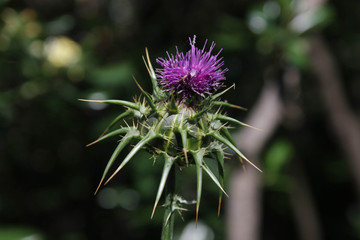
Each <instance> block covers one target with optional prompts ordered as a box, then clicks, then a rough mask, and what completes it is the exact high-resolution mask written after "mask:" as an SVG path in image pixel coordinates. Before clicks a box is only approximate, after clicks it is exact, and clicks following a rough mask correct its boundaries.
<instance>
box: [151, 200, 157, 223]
mask: <svg viewBox="0 0 360 240" xmlns="http://www.w3.org/2000/svg"><path fill="white" fill-rule="evenodd" d="M157 204H158V203H155V205H154V208H153V211H152V213H151V219H152V218H153V217H154V214H155V210H156V207H157Z"/></svg>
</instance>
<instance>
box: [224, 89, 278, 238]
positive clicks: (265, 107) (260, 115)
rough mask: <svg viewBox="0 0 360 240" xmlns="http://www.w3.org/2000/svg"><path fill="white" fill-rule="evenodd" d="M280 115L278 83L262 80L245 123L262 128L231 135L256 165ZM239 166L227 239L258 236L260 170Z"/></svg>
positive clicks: (228, 213)
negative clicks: (254, 102) (242, 168)
mask: <svg viewBox="0 0 360 240" xmlns="http://www.w3.org/2000/svg"><path fill="white" fill-rule="evenodd" d="M281 119H282V103H281V101H280V99H279V89H278V86H277V85H276V84H275V83H273V82H268V83H266V84H265V86H264V89H263V91H262V93H261V95H260V98H259V100H258V102H257V103H256V104H255V106H254V107H253V110H252V111H251V112H250V114H249V118H248V119H247V120H246V121H245V122H246V123H248V124H250V125H252V126H254V127H257V128H260V129H262V131H259V130H254V129H252V128H243V129H241V131H240V132H239V133H238V134H235V136H234V139H235V141H236V143H237V144H238V146H239V147H240V149H241V150H242V151H243V152H244V153H245V154H246V155H247V157H248V159H250V160H251V161H253V162H254V163H255V164H256V165H259V163H260V161H259V155H260V153H261V150H262V149H263V147H264V145H265V143H266V142H267V140H268V138H269V137H270V136H271V135H272V133H273V132H274V130H275V129H276V127H277V126H278V124H279V123H280V121H281ZM247 169H248V170H247V172H246V173H244V172H243V171H242V170H241V169H238V170H237V171H236V173H235V174H234V176H233V178H232V179H231V183H230V198H229V200H228V205H227V227H228V229H227V233H228V238H227V239H229V240H257V239H259V236H260V219H261V217H260V216H261V204H260V202H261V190H260V187H261V173H260V172H258V171H256V169H254V168H252V167H247Z"/></svg>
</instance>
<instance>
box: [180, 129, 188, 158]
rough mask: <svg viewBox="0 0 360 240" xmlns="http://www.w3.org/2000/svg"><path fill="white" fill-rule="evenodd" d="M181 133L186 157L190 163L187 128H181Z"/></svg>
mask: <svg viewBox="0 0 360 240" xmlns="http://www.w3.org/2000/svg"><path fill="white" fill-rule="evenodd" d="M179 132H180V135H181V141H182V145H183V152H184V158H185V163H186V165H189V160H188V156H187V151H188V139H187V131H186V129H179Z"/></svg>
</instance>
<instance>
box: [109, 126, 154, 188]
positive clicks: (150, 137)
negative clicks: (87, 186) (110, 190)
mask: <svg viewBox="0 0 360 240" xmlns="http://www.w3.org/2000/svg"><path fill="white" fill-rule="evenodd" d="M156 137H159V135H157V134H155V132H154V131H152V130H150V131H149V132H148V134H147V135H146V136H145V137H144V138H143V139H142V140H141V141H139V142H138V143H137V144H136V145H135V147H134V148H133V149H132V150H131V151H130V153H129V154H128V155H127V156H126V157H125V159H124V160H123V161H122V163H121V164H120V165H119V167H118V168H117V169H116V170H115V172H114V173H113V174H112V175H111V176H110V177H109V179H108V180H107V181H106V182H105V184H107V183H108V182H109V181H110V180H111V179H113V178H114V176H115V175H116V174H117V173H118V172H119V171H120V170H121V169H122V168H123V167H124V166H125V165H126V164H127V163H128V162H129V161H130V160H131V158H132V157H133V156H134V155H135V154H136V153H137V152H138V151H139V150H140V149H141V148H142V147H143V146H144V145H145V144H147V143H148V142H150V141H151V140H153V139H154V138H156Z"/></svg>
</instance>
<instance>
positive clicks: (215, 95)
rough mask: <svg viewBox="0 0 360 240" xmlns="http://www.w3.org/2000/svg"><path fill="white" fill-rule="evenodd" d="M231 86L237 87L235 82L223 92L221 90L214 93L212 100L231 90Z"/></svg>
mask: <svg viewBox="0 0 360 240" xmlns="http://www.w3.org/2000/svg"><path fill="white" fill-rule="evenodd" d="M231 88H235V84H233V85H231V86H230V87H228V88H227V89H225V90H224V91H222V92H219V93H217V94H214V95H212V96H211V101H215V100H216V99H217V98H219V97H221V96H222V95H223V94H224V93H226V92H227V91H229V90H230V89H231Z"/></svg>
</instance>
